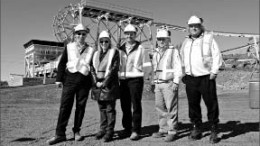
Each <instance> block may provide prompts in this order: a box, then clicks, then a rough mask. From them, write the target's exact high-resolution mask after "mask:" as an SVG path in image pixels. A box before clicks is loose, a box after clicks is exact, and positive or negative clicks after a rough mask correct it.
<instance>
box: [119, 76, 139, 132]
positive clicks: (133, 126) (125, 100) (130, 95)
mask: <svg viewBox="0 0 260 146" xmlns="http://www.w3.org/2000/svg"><path fill="white" fill-rule="evenodd" d="M143 85H144V81H143V77H139V78H130V79H126V80H120V102H121V109H122V112H123V119H122V125H123V127H124V129H125V130H129V131H132V132H137V133H140V132H141V125H142V103H141V100H142V93H143ZM132 107H133V112H132V110H131V109H132Z"/></svg>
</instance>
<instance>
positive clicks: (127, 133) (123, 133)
mask: <svg viewBox="0 0 260 146" xmlns="http://www.w3.org/2000/svg"><path fill="white" fill-rule="evenodd" d="M130 135H131V130H128V129H124V130H123V131H122V132H120V133H119V137H120V138H126V137H129V136H130Z"/></svg>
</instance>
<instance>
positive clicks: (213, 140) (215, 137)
mask: <svg viewBox="0 0 260 146" xmlns="http://www.w3.org/2000/svg"><path fill="white" fill-rule="evenodd" d="M217 131H218V126H217V125H213V126H212V127H211V133H210V137H209V142H210V143H212V144H214V143H217V142H218V141H219V138H218V132H217Z"/></svg>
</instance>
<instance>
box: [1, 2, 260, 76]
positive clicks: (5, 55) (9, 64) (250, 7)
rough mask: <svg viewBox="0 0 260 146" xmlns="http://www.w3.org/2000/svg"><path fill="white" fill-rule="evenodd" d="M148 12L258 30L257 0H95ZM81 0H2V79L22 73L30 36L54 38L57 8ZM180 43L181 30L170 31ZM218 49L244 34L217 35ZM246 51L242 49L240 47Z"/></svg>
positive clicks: (213, 26) (159, 17) (239, 42)
mask: <svg viewBox="0 0 260 146" xmlns="http://www.w3.org/2000/svg"><path fill="white" fill-rule="evenodd" d="M98 1H103V2H107V3H111V4H115V5H119V6H124V7H128V8H134V9H139V10H143V11H147V12H151V13H152V16H153V19H154V20H155V21H156V22H165V23H168V24H173V25H179V26H184V27H186V25H187V21H188V19H189V17H190V16H191V15H197V16H199V17H202V18H203V19H204V25H205V27H206V29H208V30H215V31H224V32H236V33H256V34H259V0H98ZM79 2H80V0H1V81H5V80H8V79H9V74H10V73H11V74H24V72H25V71H24V68H25V67H24V56H25V48H24V47H23V45H24V44H25V43H27V42H28V41H30V40H31V39H39V40H47V41H57V40H56V38H55V36H54V33H53V28H52V23H53V18H54V16H55V15H57V14H58V11H59V10H60V9H63V8H64V7H66V6H68V5H69V4H70V3H72V4H76V3H79ZM172 35H173V40H172V43H173V44H179V43H180V42H181V41H182V40H183V39H184V36H185V35H187V34H185V33H182V32H173V33H172ZM216 40H217V42H218V44H219V47H220V50H225V49H229V48H234V47H238V46H243V45H245V44H247V43H248V39H246V38H233V37H232V38H228V37H216ZM238 52H239V53H243V52H244V53H245V50H239V51H238Z"/></svg>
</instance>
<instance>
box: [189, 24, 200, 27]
mask: <svg viewBox="0 0 260 146" xmlns="http://www.w3.org/2000/svg"><path fill="white" fill-rule="evenodd" d="M200 26H201V25H200V24H190V25H189V28H192V27H195V28H199V27H200Z"/></svg>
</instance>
